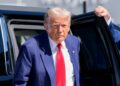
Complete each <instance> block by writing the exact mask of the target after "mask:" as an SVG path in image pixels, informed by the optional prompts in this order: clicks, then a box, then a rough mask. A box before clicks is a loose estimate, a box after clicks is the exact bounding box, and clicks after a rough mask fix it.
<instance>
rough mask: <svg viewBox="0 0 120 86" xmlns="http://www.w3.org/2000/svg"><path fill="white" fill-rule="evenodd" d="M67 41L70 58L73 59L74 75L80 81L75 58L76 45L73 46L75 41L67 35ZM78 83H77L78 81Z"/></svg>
mask: <svg viewBox="0 0 120 86" xmlns="http://www.w3.org/2000/svg"><path fill="white" fill-rule="evenodd" d="M65 43H66V47H67V49H68V52H69V54H70V59H71V62H72V64H73V69H74V75H75V82H76V81H77V82H78V68H77V65H78V64H77V61H76V59H75V56H76V55H75V54H77V52H75V49H74V47H73V46H72V45H73V44H75V43H73V41H72V39H71V37H69V36H68V37H67V39H66V40H65ZM76 84H77V83H76Z"/></svg>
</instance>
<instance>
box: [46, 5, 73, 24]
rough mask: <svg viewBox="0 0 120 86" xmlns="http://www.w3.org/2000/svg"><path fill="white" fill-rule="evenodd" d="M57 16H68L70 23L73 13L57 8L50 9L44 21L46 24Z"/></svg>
mask: <svg viewBox="0 0 120 86" xmlns="http://www.w3.org/2000/svg"><path fill="white" fill-rule="evenodd" d="M57 16H58V17H64V16H66V17H68V18H69V21H71V13H70V12H69V11H68V10H66V9H64V8H60V7H55V8H51V9H49V10H48V12H47V13H46V15H45V17H44V20H45V22H46V21H47V19H48V18H51V17H57Z"/></svg>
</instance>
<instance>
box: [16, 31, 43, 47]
mask: <svg viewBox="0 0 120 86" xmlns="http://www.w3.org/2000/svg"><path fill="white" fill-rule="evenodd" d="M42 31H43V30H34V29H29V30H26V29H15V30H14V33H15V38H16V41H17V45H18V48H19V49H20V46H21V45H22V44H24V42H25V41H26V40H27V39H29V38H30V37H33V36H35V35H37V34H40V33H41V32H42Z"/></svg>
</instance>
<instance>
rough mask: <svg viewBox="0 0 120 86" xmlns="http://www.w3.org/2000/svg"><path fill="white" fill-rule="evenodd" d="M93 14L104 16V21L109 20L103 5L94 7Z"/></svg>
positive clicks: (108, 14)
mask: <svg viewBox="0 0 120 86" xmlns="http://www.w3.org/2000/svg"><path fill="white" fill-rule="evenodd" d="M95 14H96V15H97V16H99V17H104V18H105V20H106V21H108V20H109V18H110V13H109V12H108V10H107V9H105V8H104V7H102V6H98V7H97V8H96V9H95Z"/></svg>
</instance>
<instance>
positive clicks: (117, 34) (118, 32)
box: [109, 22, 120, 43]
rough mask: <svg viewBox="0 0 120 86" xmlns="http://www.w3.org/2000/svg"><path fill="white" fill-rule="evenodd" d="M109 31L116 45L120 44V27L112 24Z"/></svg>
mask: <svg viewBox="0 0 120 86" xmlns="http://www.w3.org/2000/svg"><path fill="white" fill-rule="evenodd" d="M109 29H110V31H111V33H112V35H113V38H114V40H115V42H116V43H117V42H119V41H120V27H119V26H117V25H115V24H114V23H112V22H111V23H110V24H109Z"/></svg>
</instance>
